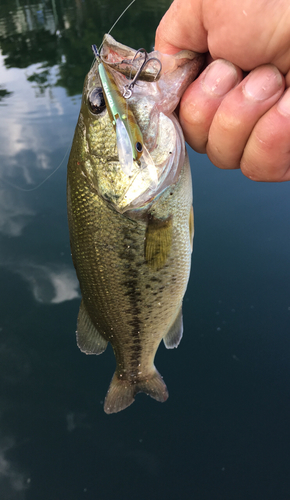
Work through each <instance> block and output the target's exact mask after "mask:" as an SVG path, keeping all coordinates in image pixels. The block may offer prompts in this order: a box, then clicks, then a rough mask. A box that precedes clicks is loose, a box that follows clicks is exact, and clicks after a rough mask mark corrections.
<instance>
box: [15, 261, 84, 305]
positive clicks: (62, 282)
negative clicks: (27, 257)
mask: <svg viewBox="0 0 290 500" xmlns="http://www.w3.org/2000/svg"><path fill="white" fill-rule="evenodd" d="M13 270H14V272H16V273H18V274H20V276H21V277H22V278H24V280H25V281H27V282H28V283H29V286H30V288H31V291H32V293H33V296H34V298H35V300H36V301H37V302H40V303H44V304H61V302H65V301H66V300H72V299H78V298H80V293H79V285H78V280H77V278H76V275H75V272H74V270H73V269H71V268H69V267H66V266H60V265H58V264H51V265H40V264H33V263H27V264H21V265H19V266H18V267H17V266H16V267H15V266H13Z"/></svg>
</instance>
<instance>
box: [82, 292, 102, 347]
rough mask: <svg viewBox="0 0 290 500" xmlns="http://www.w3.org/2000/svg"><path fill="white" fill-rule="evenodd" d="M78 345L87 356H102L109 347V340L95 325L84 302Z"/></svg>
mask: <svg viewBox="0 0 290 500" xmlns="http://www.w3.org/2000/svg"><path fill="white" fill-rule="evenodd" d="M77 344H78V346H79V348H80V350H81V351H83V352H85V353H86V354H102V352H104V350H105V349H106V347H107V345H108V342H107V340H105V339H104V337H103V336H102V335H101V334H100V333H99V332H98V330H97V329H96V328H95V326H94V325H93V323H92V321H91V318H90V317H89V315H88V313H87V310H86V308H85V305H84V301H83V300H82V301H81V305H80V310H79V315H78V324H77Z"/></svg>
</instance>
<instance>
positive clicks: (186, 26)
mask: <svg viewBox="0 0 290 500" xmlns="http://www.w3.org/2000/svg"><path fill="white" fill-rule="evenodd" d="M201 3H202V2H201V0H196V1H194V2H190V1H186V2H184V0H175V1H174V2H173V3H172V4H171V6H170V8H169V9H168V11H167V12H166V13H165V15H164V16H163V18H162V19H161V22H160V24H159V26H158V28H157V31H156V37H155V50H159V51H160V52H162V53H163V54H175V53H176V52H178V51H179V50H182V49H189V48H190V49H191V50H195V51H196V52H207V50H208V49H207V32H206V31H205V29H204V27H203V24H202V13H201Z"/></svg>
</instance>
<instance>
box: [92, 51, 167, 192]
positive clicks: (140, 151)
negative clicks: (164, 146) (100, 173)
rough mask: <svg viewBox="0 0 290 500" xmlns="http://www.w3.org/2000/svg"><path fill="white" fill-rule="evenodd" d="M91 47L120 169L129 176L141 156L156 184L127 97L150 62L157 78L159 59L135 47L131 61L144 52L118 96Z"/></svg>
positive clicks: (155, 178) (116, 89)
mask: <svg viewBox="0 0 290 500" xmlns="http://www.w3.org/2000/svg"><path fill="white" fill-rule="evenodd" d="M92 50H93V53H94V55H95V57H96V60H97V63H98V71H99V76H100V80H101V85H102V88H103V93H104V98H105V102H106V105H107V109H108V111H109V114H110V118H111V121H112V123H113V126H114V128H115V130H116V139H117V150H118V156H119V162H120V165H121V168H122V170H123V171H124V173H125V174H126V175H128V176H129V177H130V176H131V175H132V172H133V166H134V162H137V163H138V165H139V166H141V163H140V159H141V156H142V166H141V168H142V170H144V169H145V168H146V169H147V170H148V173H149V176H150V178H151V180H152V182H153V184H157V182H158V174H157V170H156V168H155V165H154V162H153V160H152V158H151V155H150V153H149V151H148V150H147V148H146V146H145V144H144V140H143V136H142V133H141V131H140V128H139V126H138V124H137V122H136V119H135V117H134V114H133V113H132V111H131V109H130V107H129V105H128V102H127V99H129V98H130V97H131V95H132V91H133V88H134V86H135V84H136V82H137V80H138V78H139V77H140V75H141V73H142V71H143V70H144V68H145V66H146V65H147V64H148V63H150V62H151V61H157V62H158V64H159V71H158V73H157V75H156V76H155V79H157V78H158V76H159V74H160V72H161V69H162V65H161V62H160V61H159V59H157V58H154V57H153V58H148V54H147V52H146V50H145V49H139V50H137V51H136V54H135V56H134V58H133V60H132V63H133V62H134V61H135V59H136V57H137V55H138V54H140V53H144V60H143V62H142V64H141V65H140V68H139V69H138V71H137V72H136V74H135V76H134V78H133V79H132V81H131V82H130V84H128V85H126V86H124V89H123V95H122V94H121V92H120V90H119V89H118V87H117V85H116V83H115V81H114V77H113V75H112V74H111V72H110V71H109V70H107V69H106V67H105V66H106V64H105V63H104V62H103V61H102V58H101V56H100V53H99V51H98V49H97V47H96V45H92Z"/></svg>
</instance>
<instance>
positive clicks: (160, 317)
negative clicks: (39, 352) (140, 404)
mask: <svg viewBox="0 0 290 500" xmlns="http://www.w3.org/2000/svg"><path fill="white" fill-rule="evenodd" d="M135 55H136V50H134V49H132V48H130V47H127V46H126V45H123V44H121V43H119V42H117V41H116V40H114V38H113V37H112V36H111V35H108V34H107V35H105V36H104V40H103V44H102V50H101V51H100V60H101V61H102V65H103V66H104V67H105V70H106V72H107V73H108V75H109V77H110V78H111V80H112V81H113V82H114V84H115V87H116V92H117V94H118V96H117V99H121V98H122V99H123V97H122V93H124V92H123V91H124V90H126V88H128V85H129V84H130V82H131V81H132V80H133V78H134V77H135V76H136V75H137V74H138V70H140V68H141V62H142V61H143V55H144V54H143V55H142V52H140V53H139V54H138V56H136V57H135V59H134V56H135ZM148 59H149V62H148V63H147V64H146V67H145V66H144V67H143V68H142V71H139V75H138V79H137V80H136V82H135V86H134V88H133V90H132V92H131V97H129V98H128V99H126V104H125V108H124V109H125V110H127V115H126V116H130V115H133V117H134V120H135V122H136V124H137V126H138V127H139V130H140V133H141V136H140V137H141V138H142V148H141V149H142V153H141V154H140V155H139V157H138V158H136V159H134V160H133V162H131V163H132V165H131V167H130V169H129V170H126V168H125V167H124V165H123V164H122V162H121V161H120V154H121V153H120V148H119V146H118V144H117V143H118V140H119V139H118V131H117V128H116V123H114V120H112V116H110V113H109V110H108V102H107V100H108V97H106V95H105V96H104V89H103V87H102V82H101V79H100V74H99V65H100V61H98V60H96V61H95V63H94V64H93V66H92V68H91V70H90V71H89V73H88V75H87V77H86V79H85V83H84V89H83V95H82V103H81V109H80V114H79V119H78V122H77V125H76V130H75V134H74V139H73V143H72V148H71V153H70V157H69V161H68V168H67V209H68V224H69V233H70V244H71V253H72V260H73V264H74V266H75V269H76V273H77V277H78V280H79V284H80V289H81V294H82V300H81V304H80V309H79V314H78V319H77V332H76V335H77V344H78V347H79V348H80V349H81V351H82V352H84V353H86V354H101V353H103V352H104V351H105V349H106V347H107V344H108V343H110V344H111V346H112V348H113V352H114V355H115V358H116V371H115V373H114V375H113V378H112V380H111V384H110V386H109V389H108V392H107V395H106V398H105V402H104V411H105V412H106V413H108V414H110V413H116V412H119V411H121V410H123V409H125V408H127V407H128V406H129V405H131V404H132V403H133V401H134V399H135V396H136V394H138V393H140V392H143V393H145V394H147V395H149V396H151V397H152V398H154V399H155V400H157V401H160V402H164V401H166V399H167V398H168V390H167V387H166V384H165V382H164V381H163V378H162V376H161V375H160V374H159V372H158V371H157V369H156V368H155V365H154V358H155V354H156V352H157V349H158V346H159V344H160V343H161V341H162V339H163V341H164V344H165V347H166V348H168V349H172V348H175V347H177V346H178V344H179V343H180V340H181V338H182V335H183V321H182V300H183V297H184V293H185V291H186V287H187V283H188V279H189V274H190V265H191V252H192V245H193V233H194V223H193V208H192V181H191V172H190V165H189V161H188V156H187V152H186V148H185V141H184V137H183V133H182V129H181V127H180V124H179V122H178V119H177V117H176V115H175V114H174V110H175V108H176V106H177V105H178V102H179V100H180V97H181V96H182V94H183V92H184V91H185V89H186V88H187V86H188V85H189V84H190V83H191V82H192V81H193V80H194V78H195V77H196V76H197V74H198V72H199V70H200V68H201V66H202V62H203V57H202V56H201V55H200V54H196V53H194V52H191V51H181V52H179V53H178V54H176V55H174V56H172V55H170V56H169V55H164V54H161V53H160V52H158V51H153V52H152V53H150V54H148ZM150 59H152V61H151V62H150ZM154 60H155V61H154ZM156 60H157V61H156ZM158 61H160V63H161V64H158ZM161 67H162V70H161V72H160V68H161ZM159 73H160V74H159ZM117 94H116V95H117ZM122 102H123V101H122ZM124 116H125V115H124ZM117 118H118V115H117ZM123 118H124V117H123ZM130 126H131V125H130ZM133 126H135V125H132V127H133ZM140 140H141V139H140ZM141 149H140V151H141Z"/></svg>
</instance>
